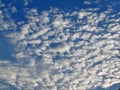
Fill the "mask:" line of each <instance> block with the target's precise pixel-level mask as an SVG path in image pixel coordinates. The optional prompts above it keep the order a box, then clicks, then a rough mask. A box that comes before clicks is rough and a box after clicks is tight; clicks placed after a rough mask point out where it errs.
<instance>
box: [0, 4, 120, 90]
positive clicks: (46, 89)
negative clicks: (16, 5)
mask: <svg viewBox="0 0 120 90" xmlns="http://www.w3.org/2000/svg"><path fill="white" fill-rule="evenodd" d="M86 3H87V4H88V2H86ZM96 3H97V2H96ZM111 12H112V11H110V10H108V11H104V12H101V13H97V12H92V9H91V8H90V9H82V10H80V11H74V12H64V11H59V9H56V8H52V9H51V10H48V11H43V12H41V13H39V12H38V10H37V9H35V8H34V9H28V10H27V11H26V15H25V16H26V18H27V21H25V22H23V23H22V25H19V24H17V27H19V28H20V31H19V32H18V31H16V32H13V33H11V34H10V35H8V37H9V38H11V40H12V42H13V43H14V44H17V45H16V47H15V48H16V53H15V54H14V56H15V57H16V59H17V63H15V64H12V63H9V64H10V65H11V66H9V67H6V68H4V67H5V66H1V69H0V71H1V73H0V77H1V78H2V79H5V80H6V81H7V82H8V83H11V84H12V85H14V86H15V87H18V88H19V89H32V90H34V89H35V90H61V89H62V90H90V89H93V88H96V87H98V86H101V87H103V88H108V87H110V86H111V85H113V84H115V83H120V82H119V79H120V76H119V57H120V56H119V49H118V48H119V27H120V25H119V21H118V19H117V18H115V17H116V16H117V15H119V13H118V14H114V15H111V14H110V13H111ZM0 17H1V19H0V21H1V22H4V20H3V18H4V16H3V14H2V11H1V12H0ZM72 18H76V19H72ZM110 18H113V19H112V20H111V19H110ZM4 23H5V24H6V22H4ZM100 23H104V25H105V26H104V25H101V24H100ZM7 25H8V24H7ZM1 26H2V27H3V24H1ZM6 28H7V26H6ZM4 29H5V26H4V27H3V28H2V29H1V30H4ZM113 63H114V64H113ZM5 65H8V64H7V63H5Z"/></svg>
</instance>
